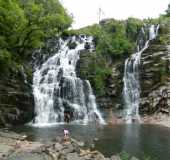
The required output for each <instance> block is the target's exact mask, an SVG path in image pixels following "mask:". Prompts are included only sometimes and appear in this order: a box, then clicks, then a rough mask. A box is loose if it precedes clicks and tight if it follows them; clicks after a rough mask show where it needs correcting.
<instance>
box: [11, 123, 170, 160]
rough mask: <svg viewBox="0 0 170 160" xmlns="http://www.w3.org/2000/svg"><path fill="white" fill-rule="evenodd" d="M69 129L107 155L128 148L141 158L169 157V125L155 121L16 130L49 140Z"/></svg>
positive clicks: (37, 138)
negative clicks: (150, 122) (134, 123)
mask: <svg viewBox="0 0 170 160" xmlns="http://www.w3.org/2000/svg"><path fill="white" fill-rule="evenodd" d="M64 128H67V129H69V131H70V133H71V137H73V138H75V139H78V140H81V141H85V142H86V144H87V145H90V144H92V143H93V142H94V141H93V140H94V138H98V141H95V142H94V143H95V149H97V150H99V151H100V152H102V153H103V154H104V155H105V156H111V155H113V154H116V153H120V152H121V151H125V152H127V153H129V154H131V155H134V156H136V157H138V158H143V157H146V156H149V157H151V158H152V159H154V160H170V129H169V128H166V127H162V126H156V125H113V126H108V125H106V126H96V125H86V126H85V125H59V126H53V127H48V128H33V127H29V126H22V127H16V128H14V131H16V132H19V133H26V134H27V135H29V139H30V140H35V141H36V140H38V141H44V142H49V141H52V140H53V139H55V137H56V136H63V129H64Z"/></svg>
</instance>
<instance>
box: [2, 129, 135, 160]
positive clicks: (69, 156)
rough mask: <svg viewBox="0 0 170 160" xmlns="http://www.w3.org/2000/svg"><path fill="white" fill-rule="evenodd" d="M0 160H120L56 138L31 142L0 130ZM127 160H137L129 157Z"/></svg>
mask: <svg viewBox="0 0 170 160" xmlns="http://www.w3.org/2000/svg"><path fill="white" fill-rule="evenodd" d="M0 160H121V156H119V155H114V156H112V157H110V158H106V157H105V156H104V155H103V154H102V153H100V152H98V151H94V150H91V149H85V148H84V143H83V142H79V141H76V140H74V139H71V138H70V139H69V140H67V141H66V142H65V141H63V140H62V139H61V138H56V140H55V141H54V142H51V143H50V144H48V145H47V144H43V143H40V142H31V141H27V140H26V136H22V135H19V134H16V133H14V132H11V131H8V130H0ZM128 160H138V159H137V158H135V157H129V159H128Z"/></svg>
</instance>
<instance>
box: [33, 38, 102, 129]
mask: <svg viewBox="0 0 170 160" xmlns="http://www.w3.org/2000/svg"><path fill="white" fill-rule="evenodd" d="M69 44H74V47H72V49H70V48H69ZM56 45H57V44H56ZM59 46H60V49H59V51H58V52H57V53H55V54H54V55H53V56H52V57H50V58H49V59H48V60H47V61H45V62H44V63H43V64H42V65H41V66H40V67H36V69H35V72H34V74H33V94H34V99H35V114H36V117H35V119H34V121H33V125H36V126H46V125H52V124H56V123H64V121H65V120H64V118H65V114H66V113H67V114H68V113H69V115H70V118H71V121H74V122H80V121H81V122H83V123H87V122H88V121H93V120H94V119H96V118H97V119H98V120H99V121H100V122H101V123H104V120H103V119H102V116H101V114H100V112H99V111H98V109H97V105H96V100H95V96H94V95H93V92H92V88H91V85H90V83H89V81H88V80H82V79H80V78H79V77H77V75H76V64H77V61H78V60H79V54H80V51H82V50H85V48H86V46H88V49H94V45H93V38H92V37H90V36H85V35H81V36H78V37H70V38H68V39H67V40H61V39H60V40H59Z"/></svg>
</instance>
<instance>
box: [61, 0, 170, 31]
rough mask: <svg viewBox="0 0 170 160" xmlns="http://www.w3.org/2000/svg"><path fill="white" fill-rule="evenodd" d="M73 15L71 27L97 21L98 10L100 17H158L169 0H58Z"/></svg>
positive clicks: (78, 26)
mask: <svg viewBox="0 0 170 160" xmlns="http://www.w3.org/2000/svg"><path fill="white" fill-rule="evenodd" d="M60 1H61V2H62V3H63V5H64V7H65V8H66V9H67V10H68V12H69V13H71V14H73V16H74V24H73V28H80V27H83V26H87V25H90V24H93V23H96V22H98V19H99V16H98V10H99V8H101V9H102V10H103V12H104V15H102V18H111V17H112V18H115V19H126V18H128V17H136V18H148V17H154V18H155V17H158V16H159V14H161V13H164V11H165V10H166V9H167V6H168V4H169V3H170V0H60Z"/></svg>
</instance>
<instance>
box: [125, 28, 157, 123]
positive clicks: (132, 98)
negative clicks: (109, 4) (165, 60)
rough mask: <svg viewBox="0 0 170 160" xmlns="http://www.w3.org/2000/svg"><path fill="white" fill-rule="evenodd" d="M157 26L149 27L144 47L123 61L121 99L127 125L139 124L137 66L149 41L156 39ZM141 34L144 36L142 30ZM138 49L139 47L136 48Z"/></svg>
mask: <svg viewBox="0 0 170 160" xmlns="http://www.w3.org/2000/svg"><path fill="white" fill-rule="evenodd" d="M158 29H159V25H157V27H155V26H154V25H151V26H150V27H149V38H148V40H147V41H146V42H145V45H144V46H143V47H141V48H142V49H140V50H139V51H138V52H137V53H134V54H132V56H131V57H129V58H127V59H126V61H125V68H124V78H123V81H124V88H123V98H124V105H125V110H124V118H125V121H126V122H127V123H131V122H132V120H136V121H138V122H140V116H139V103H140V81H139V72H140V71H139V66H140V59H141V54H142V53H143V52H144V51H145V50H146V49H147V48H148V46H149V41H151V40H153V39H155V38H156V36H157V33H158ZM142 32H143V34H146V33H145V31H144V29H143V28H142ZM138 48H140V47H138Z"/></svg>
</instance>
